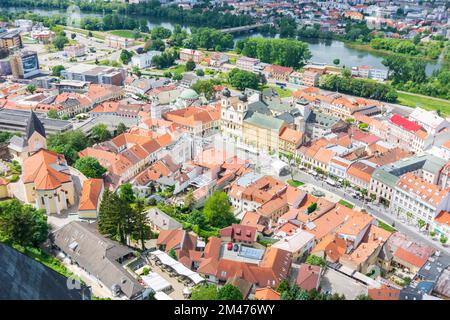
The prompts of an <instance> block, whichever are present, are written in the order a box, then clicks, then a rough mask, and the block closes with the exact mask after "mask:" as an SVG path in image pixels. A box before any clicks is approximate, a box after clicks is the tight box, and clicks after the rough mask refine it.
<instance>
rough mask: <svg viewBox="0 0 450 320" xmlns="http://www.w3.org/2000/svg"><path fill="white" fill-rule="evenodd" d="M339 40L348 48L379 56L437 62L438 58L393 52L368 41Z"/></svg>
mask: <svg viewBox="0 0 450 320" xmlns="http://www.w3.org/2000/svg"><path fill="white" fill-rule="evenodd" d="M340 41H342V42H344V43H345V46H346V47H348V48H351V49H356V50H361V51H367V52H370V53H372V54H374V55H378V56H380V57H386V56H389V55H393V54H395V55H398V56H402V57H405V58H408V59H418V60H424V61H428V62H437V61H438V59H431V58H429V57H424V56H412V55H408V54H403V53H397V52H393V51H389V50H383V49H374V48H372V47H371V46H370V44H369V43H357V42H351V41H343V40H340Z"/></svg>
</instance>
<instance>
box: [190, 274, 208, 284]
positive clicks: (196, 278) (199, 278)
mask: <svg viewBox="0 0 450 320" xmlns="http://www.w3.org/2000/svg"><path fill="white" fill-rule="evenodd" d="M188 277H189V279H191V280H192V281H193V282H194V283H195V284H199V283H201V282H203V281H205V279H204V278H203V277H202V276H200V275H199V274H198V273H196V272H194V273H193V274H191V275H190V276H188Z"/></svg>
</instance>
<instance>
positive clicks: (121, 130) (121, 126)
mask: <svg viewBox="0 0 450 320" xmlns="http://www.w3.org/2000/svg"><path fill="white" fill-rule="evenodd" d="M127 129H128V128H127V126H126V125H125V124H124V123H123V122H120V123H119V124H118V125H117V129H116V133H117V135H119V134H122V133H124V132H126V131H127Z"/></svg>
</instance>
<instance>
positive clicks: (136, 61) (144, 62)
mask: <svg viewBox="0 0 450 320" xmlns="http://www.w3.org/2000/svg"><path fill="white" fill-rule="evenodd" d="M159 55H161V52H159V51H148V52H146V53H142V54H138V55H134V56H133V57H131V65H132V66H133V67H138V68H139V69H145V68H149V67H151V66H152V59H153V57H155V56H159Z"/></svg>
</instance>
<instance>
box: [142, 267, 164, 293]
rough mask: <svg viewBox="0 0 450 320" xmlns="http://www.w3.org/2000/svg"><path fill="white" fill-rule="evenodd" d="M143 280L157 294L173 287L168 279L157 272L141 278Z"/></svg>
mask: <svg viewBox="0 0 450 320" xmlns="http://www.w3.org/2000/svg"><path fill="white" fill-rule="evenodd" d="M141 278H142V281H144V282H145V284H146V285H147V286H149V287H150V288H151V289H152V290H153V291H155V292H156V291H164V290H167V289H170V288H171V287H172V285H171V284H170V283H169V282H168V281H167V280H166V279H164V278H163V277H161V276H160V275H159V274H157V273H155V272H150V273H149V274H148V275H147V276H141Z"/></svg>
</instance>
